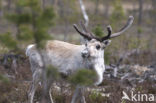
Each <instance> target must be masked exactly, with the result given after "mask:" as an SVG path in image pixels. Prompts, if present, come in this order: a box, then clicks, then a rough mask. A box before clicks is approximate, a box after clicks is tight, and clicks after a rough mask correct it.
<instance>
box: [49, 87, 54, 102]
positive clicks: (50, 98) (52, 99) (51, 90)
mask: <svg viewBox="0 0 156 103" xmlns="http://www.w3.org/2000/svg"><path fill="white" fill-rule="evenodd" d="M51 91H52V90H51V88H50V90H49V96H50V100H51V103H54V101H53V98H52V95H51Z"/></svg>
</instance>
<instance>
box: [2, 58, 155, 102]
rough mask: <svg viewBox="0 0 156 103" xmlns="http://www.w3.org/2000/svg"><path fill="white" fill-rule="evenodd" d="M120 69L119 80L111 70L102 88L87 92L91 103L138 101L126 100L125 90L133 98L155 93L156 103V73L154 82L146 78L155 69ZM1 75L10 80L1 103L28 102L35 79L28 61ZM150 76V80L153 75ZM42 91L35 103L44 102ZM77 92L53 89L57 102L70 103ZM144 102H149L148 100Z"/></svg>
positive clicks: (4, 68) (66, 87)
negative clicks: (123, 97)
mask: <svg viewBox="0 0 156 103" xmlns="http://www.w3.org/2000/svg"><path fill="white" fill-rule="evenodd" d="M119 68H120V69H119V70H118V76H117V77H113V76H112V75H113V72H112V71H113V69H111V68H108V69H107V70H106V73H105V74H104V80H103V83H102V84H101V85H99V86H96V87H94V86H93V87H92V86H91V87H87V89H86V91H85V97H86V101H87V103H134V101H130V100H122V96H123V91H124V92H126V93H127V94H128V95H131V93H132V91H133V92H134V93H136V95H137V96H138V95H141V94H147V96H148V95H149V94H153V95H154V96H155V100H154V101H153V102H150V103H156V88H155V87H156V73H154V74H152V75H150V76H155V77H153V79H154V80H153V79H151V78H150V79H149V78H147V77H146V78H145V74H146V75H147V74H148V73H149V72H147V71H150V70H154V71H156V68H155V67H143V66H139V65H133V66H131V65H130V66H127V65H125V66H124V65H122V66H120V67H119ZM151 68H152V69H151ZM152 72H153V71H152ZM0 73H1V74H3V75H5V76H6V77H8V78H9V82H2V81H1V82H0V103H27V100H28V97H27V95H28V91H29V87H30V84H31V79H32V73H31V71H30V65H29V61H28V59H26V58H24V59H22V60H21V61H18V62H17V69H13V67H12V64H10V65H5V66H4V65H0ZM150 73H151V72H150ZM147 76H148V77H150V76H149V74H148V75H147ZM41 89H42V87H41V86H39V88H38V89H37V92H36V94H35V98H34V103H38V101H40V98H41ZM73 92H74V87H73V86H71V85H66V84H65V85H61V86H60V85H53V86H52V95H53V99H54V101H55V103H70V101H71V98H72V94H73ZM148 98H149V97H147V99H148ZM136 99H138V97H136ZM136 103H140V102H136ZM141 103H149V102H148V101H146V98H144V100H143V101H142V102H141Z"/></svg>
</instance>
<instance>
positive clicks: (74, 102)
mask: <svg viewBox="0 0 156 103" xmlns="http://www.w3.org/2000/svg"><path fill="white" fill-rule="evenodd" d="M79 94H80V87H79V86H77V87H76V90H75V92H74V95H73V97H72V101H71V103H76V101H77V99H78V96H79Z"/></svg>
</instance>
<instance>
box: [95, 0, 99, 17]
mask: <svg viewBox="0 0 156 103" xmlns="http://www.w3.org/2000/svg"><path fill="white" fill-rule="evenodd" d="M98 7H99V0H96V3H95V11H94V14H95V15H96V14H98Z"/></svg>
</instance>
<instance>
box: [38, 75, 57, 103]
mask: <svg viewBox="0 0 156 103" xmlns="http://www.w3.org/2000/svg"><path fill="white" fill-rule="evenodd" d="M52 83H53V80H52V78H50V77H49V78H47V77H46V78H45V79H44V81H43V86H44V87H43V95H42V99H41V103H54V102H53V99H52V95H51V84H52Z"/></svg>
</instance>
